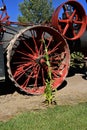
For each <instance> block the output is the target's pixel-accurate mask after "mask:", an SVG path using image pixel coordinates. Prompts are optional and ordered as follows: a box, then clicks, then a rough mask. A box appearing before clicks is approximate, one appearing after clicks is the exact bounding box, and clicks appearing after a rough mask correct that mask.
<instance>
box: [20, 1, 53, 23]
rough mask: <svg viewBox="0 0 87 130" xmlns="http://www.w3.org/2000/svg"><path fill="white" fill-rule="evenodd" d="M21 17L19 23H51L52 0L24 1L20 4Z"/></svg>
mask: <svg viewBox="0 0 87 130" xmlns="http://www.w3.org/2000/svg"><path fill="white" fill-rule="evenodd" d="M19 10H20V11H21V16H20V15H19V16H18V21H19V22H29V23H34V24H37V23H42V22H49V21H50V20H51V17H52V13H53V11H54V10H53V7H52V0H24V2H22V3H20V4H19Z"/></svg>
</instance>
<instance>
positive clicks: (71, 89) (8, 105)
mask: <svg viewBox="0 0 87 130" xmlns="http://www.w3.org/2000/svg"><path fill="white" fill-rule="evenodd" d="M82 76H83V75H82V74H75V75H73V76H69V77H67V78H66V79H65V81H64V82H63V84H62V85H61V86H60V87H59V88H58V90H57V92H56V93H55V100H56V102H57V104H58V105H74V104H78V103H83V102H87V80H85V79H84V78H83V77H82ZM9 86H10V85H9ZM10 88H12V87H11V86H10V87H7V86H6V84H5V85H4V83H0V121H6V120H8V119H10V118H12V117H14V116H15V115H16V114H18V113H21V112H23V111H31V110H39V109H45V108H46V105H45V104H44V103H43V102H44V101H45V97H44V96H43V95H39V96H32V95H26V94H23V93H19V92H18V91H17V90H16V89H10Z"/></svg>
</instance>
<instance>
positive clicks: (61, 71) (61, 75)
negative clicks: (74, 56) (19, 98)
mask: <svg viewBox="0 0 87 130" xmlns="http://www.w3.org/2000/svg"><path fill="white" fill-rule="evenodd" d="M38 30H39V31H38ZM27 33H30V36H28V35H27ZM33 36H34V37H33ZM53 37H54V38H53ZM27 38H29V42H27V40H28V39H27ZM30 38H31V39H30ZM25 39H27V40H25ZM43 39H45V42H46V44H47V45H46V47H47V48H48V54H49V57H50V63H51V71H52V79H53V81H54V82H53V84H52V89H55V88H57V87H58V86H59V85H60V84H61V83H62V82H63V81H64V79H65V77H66V75H67V73H68V68H69V61H70V55H69V48H68V45H67V43H66V41H65V39H64V38H63V37H62V36H61V35H60V34H59V33H58V32H57V31H56V30H55V29H52V28H50V27H46V26H41V25H38V26H33V27H27V28H26V29H23V30H21V31H20V33H19V34H17V35H16V36H15V37H14V38H13V39H12V40H11V42H10V45H9V46H8V49H7V67H8V73H9V77H10V79H11V80H12V81H13V82H14V83H15V85H16V86H17V87H19V88H20V89H21V90H23V91H25V92H26V93H28V94H42V93H44V90H45V80H46V79H47V73H48V71H47V70H48V67H47V65H46V59H45V52H44V46H43V44H42V40H43ZM30 40H31V43H32V46H31V43H30ZM32 40H33V42H32ZM38 40H39V41H38ZM19 41H20V44H21V46H20V44H19ZM38 48H39V49H38ZM61 48H62V49H61ZM58 62H59V64H58Z"/></svg>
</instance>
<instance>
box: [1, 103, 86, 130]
mask: <svg viewBox="0 0 87 130" xmlns="http://www.w3.org/2000/svg"><path fill="white" fill-rule="evenodd" d="M0 130H87V103H83V104H78V105H74V106H55V107H53V108H47V109H46V110H39V111H32V112H24V113H22V114H20V115H17V116H16V117H14V118H13V119H11V120H9V121H7V122H0Z"/></svg>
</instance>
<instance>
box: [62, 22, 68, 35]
mask: <svg viewBox="0 0 87 130" xmlns="http://www.w3.org/2000/svg"><path fill="white" fill-rule="evenodd" d="M68 28H69V24H68V23H67V24H66V26H65V28H64V30H63V35H65V34H66V32H67V30H68Z"/></svg>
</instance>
